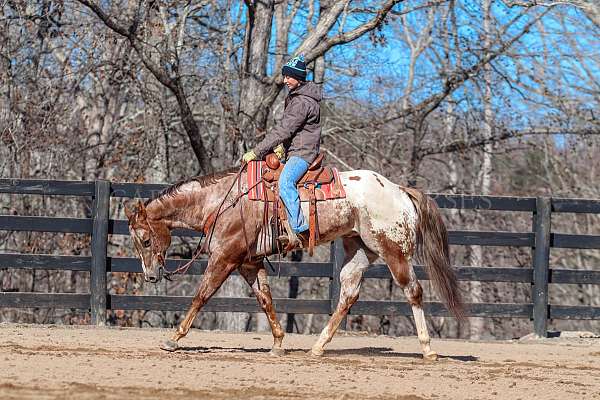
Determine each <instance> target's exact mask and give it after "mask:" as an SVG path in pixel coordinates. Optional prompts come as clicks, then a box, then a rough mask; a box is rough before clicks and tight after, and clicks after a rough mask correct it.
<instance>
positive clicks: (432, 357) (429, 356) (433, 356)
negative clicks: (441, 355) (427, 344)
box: [423, 350, 438, 361]
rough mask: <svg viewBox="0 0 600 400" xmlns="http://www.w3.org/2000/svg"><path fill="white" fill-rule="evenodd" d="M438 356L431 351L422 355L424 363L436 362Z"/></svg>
mask: <svg viewBox="0 0 600 400" xmlns="http://www.w3.org/2000/svg"><path fill="white" fill-rule="evenodd" d="M437 359H438V355H437V353H436V352H435V351H433V350H431V351H430V352H429V353H427V354H423V360H425V361H437Z"/></svg>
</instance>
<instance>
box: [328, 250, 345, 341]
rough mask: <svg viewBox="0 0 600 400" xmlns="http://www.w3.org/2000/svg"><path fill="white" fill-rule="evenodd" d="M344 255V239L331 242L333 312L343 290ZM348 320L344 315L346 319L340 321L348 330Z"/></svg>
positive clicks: (330, 294) (342, 327)
mask: <svg viewBox="0 0 600 400" xmlns="http://www.w3.org/2000/svg"><path fill="white" fill-rule="evenodd" d="M344 256H345V252H344V245H343V242H342V239H336V240H334V241H333V242H331V251H330V257H329V260H330V262H331V264H332V267H333V268H332V274H331V276H332V278H331V281H330V282H329V299H330V301H331V306H330V310H331V313H332V314H333V312H334V311H335V309H336V308H337V305H338V302H339V301H340V291H341V284H340V271H341V270H342V267H343V266H344ZM346 322H347V317H344V319H343V320H342V322H341V323H340V328H341V329H344V330H346Z"/></svg>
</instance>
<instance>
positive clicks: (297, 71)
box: [281, 55, 306, 82]
mask: <svg viewBox="0 0 600 400" xmlns="http://www.w3.org/2000/svg"><path fill="white" fill-rule="evenodd" d="M281 73H282V74H283V75H284V76H291V77H292V78H295V79H297V80H299V81H302V82H304V81H305V80H306V63H305V62H304V56H303V55H299V56H296V57H294V58H292V59H291V60H290V61H288V62H287V64H285V65H284V66H283V68H282V69H281Z"/></svg>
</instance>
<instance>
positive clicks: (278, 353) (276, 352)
mask: <svg viewBox="0 0 600 400" xmlns="http://www.w3.org/2000/svg"><path fill="white" fill-rule="evenodd" d="M269 354H270V355H272V356H273V357H283V356H285V350H284V349H282V348H281V347H273V348H272V349H271V351H270V352H269Z"/></svg>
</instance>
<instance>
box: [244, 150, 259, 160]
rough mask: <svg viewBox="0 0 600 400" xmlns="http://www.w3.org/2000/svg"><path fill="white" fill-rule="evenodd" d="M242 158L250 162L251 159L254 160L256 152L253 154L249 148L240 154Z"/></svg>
mask: <svg viewBox="0 0 600 400" xmlns="http://www.w3.org/2000/svg"><path fill="white" fill-rule="evenodd" d="M242 160H243V161H244V162H246V163H247V162H250V161H252V160H256V154H254V150H250V151H249V152H247V153H246V154H244V155H243V156H242Z"/></svg>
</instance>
